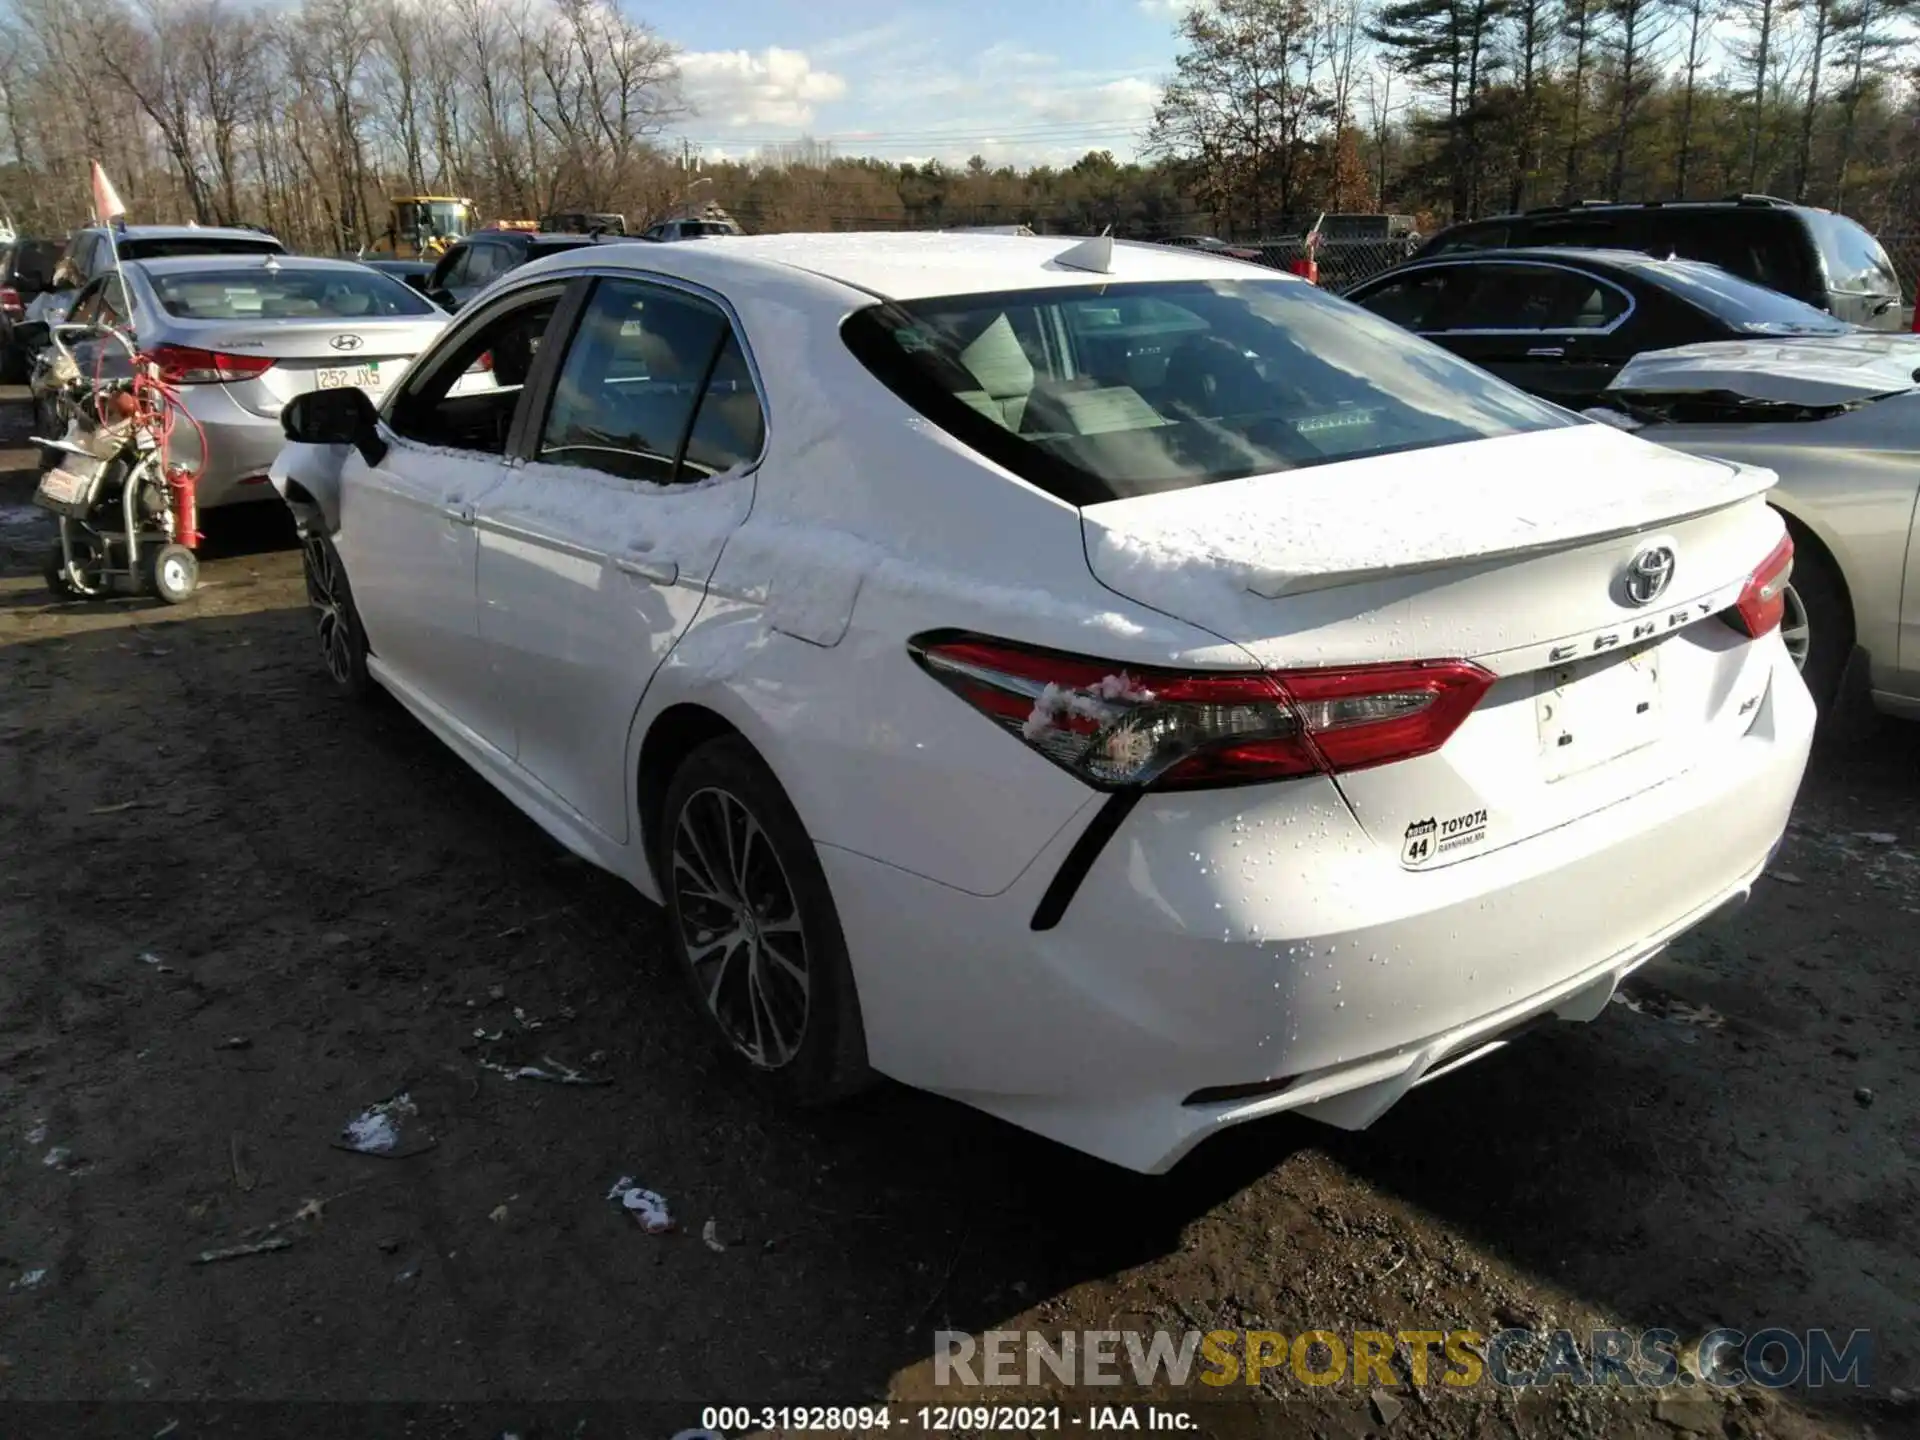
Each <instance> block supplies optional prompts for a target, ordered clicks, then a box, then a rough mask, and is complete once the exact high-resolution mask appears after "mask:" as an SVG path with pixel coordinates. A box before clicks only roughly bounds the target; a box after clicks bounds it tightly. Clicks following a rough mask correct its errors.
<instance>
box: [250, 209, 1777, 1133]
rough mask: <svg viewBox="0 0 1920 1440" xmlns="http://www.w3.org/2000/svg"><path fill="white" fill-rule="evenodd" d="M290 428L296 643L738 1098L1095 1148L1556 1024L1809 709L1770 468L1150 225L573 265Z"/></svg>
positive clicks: (1369, 1106) (1638, 929) (1728, 826)
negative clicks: (858, 1094)
mask: <svg viewBox="0 0 1920 1440" xmlns="http://www.w3.org/2000/svg"><path fill="white" fill-rule="evenodd" d="M476 367H477V368H476ZM482 372H484V373H487V374H490V375H491V377H492V380H493V383H492V384H491V385H489V386H487V387H485V388H475V387H473V386H471V385H467V386H464V387H463V386H462V385H461V383H460V379H461V377H462V376H463V375H468V374H470V373H482ZM284 424H285V427H286V430H287V434H288V438H289V442H290V443H289V444H288V446H287V448H286V450H285V451H284V452H283V454H282V455H281V457H280V460H279V462H278V463H277V465H276V467H275V471H274V481H275V484H276V486H277V487H278V488H279V490H280V492H281V493H282V495H284V496H285V498H286V499H287V500H288V502H289V503H290V504H291V505H292V507H293V509H294V511H295V514H296V516H297V518H298V520H299V522H300V525H301V528H302V532H303V535H304V538H305V546H306V550H305V553H306V562H307V574H308V585H309V591H310V595H311V599H312V602H313V606H314V612H315V615H316V617H317V625H318V632H319V638H320V644H321V649H322V652H323V655H324V657H325V661H326V664H327V666H328V668H329V670H330V672H331V674H332V676H333V678H334V680H335V681H336V682H338V684H339V685H340V686H341V687H342V688H343V689H345V690H347V691H349V692H360V691H364V690H366V689H367V688H368V687H369V686H370V685H379V686H382V687H384V688H385V689H387V690H389V691H391V692H392V693H393V694H394V695H395V696H397V697H398V698H399V699H400V701H401V702H402V703H403V704H405V705H406V706H407V708H408V709H410V710H411V711H412V712H413V713H414V714H415V715H417V716H418V717H419V718H420V719H421V721H422V722H423V723H425V724H426V725H427V726H428V727H429V728H431V729H432V730H433V731H435V732H436V733H437V734H438V735H439V736H441V737H442V739H444V740H445V741H446V743H447V744H448V745H449V746H451V747H452V748H453V749H454V750H455V751H456V752H457V753H458V754H460V755H461V756H462V757H463V758H464V759H466V760H467V762H468V763H470V764H471V765H473V766H474V767H475V768H476V769H477V770H479V771H480V772H481V773H482V774H484V775H485V776H486V777H487V778H488V779H489V780H490V781H492V782H493V783H494V784H495V785H496V786H498V787H499V788H500V789H501V790H502V791H503V792H505V794H506V795H507V796H508V797H509V798H511V799H512V800H513V802H514V803H515V804H516V805H518V806H519V807H520V808H521V809H523V810H524V811H526V813H527V814H528V815H530V816H531V817H533V819H534V820H535V821H537V822H538V823H539V824H540V825H541V826H543V827H544V828H545V829H547V830H548V831H549V832H551V833H552V834H553V835H554V836H555V837H556V838H557V839H558V840H559V841H560V842H561V843H562V844H564V845H566V846H567V847H569V848H570V849H572V850H573V851H575V852H577V853H578V854H580V855H582V856H584V857H586V858H587V859H589V860H591V861H593V862H594V863H596V864H598V865H601V866H604V867H605V868H607V869H608V870H611V871H613V872H615V873H617V874H619V875H621V876H623V877H625V878H626V879H627V880H629V881H630V882H631V883H632V884H633V885H634V886H635V887H636V888H638V889H639V890H640V891H642V892H643V893H644V894H646V895H648V896H650V897H653V898H656V899H658V900H659V901H660V902H661V903H662V904H663V905H664V906H665V907H666V910H667V913H668V917H669V930H670V933H671V937H672V944H673V946H674V949H675V951H676V952H677V955H678V958H679V960H680V962H681V963H682V965H683V967H684V969H685V971H686V974H687V978H688V980H689V981H690V983H691V985H692V989H693V993H694V996H695V998H696V1003H697V1006H698V1010H699V1013H700V1014H701V1015H702V1016H703V1017H704V1021H705V1023H707V1024H708V1025H710V1026H711V1027H712V1029H713V1031H714V1033H715V1034H716V1036H717V1037H718V1038H719V1039H720V1040H721V1041H722V1042H723V1043H724V1044H726V1045H727V1046H730V1047H731V1048H732V1050H733V1051H735V1052H736V1053H737V1054H738V1056H739V1057H740V1059H741V1060H742V1061H743V1062H745V1063H746V1064H747V1065H750V1066H752V1067H755V1068H756V1069H757V1070H759V1071H760V1072H762V1074H763V1075H764V1078H765V1080H766V1082H767V1083H768V1085H769V1086H771V1087H773V1088H775V1089H776V1090H779V1091H782V1092H785V1093H786V1094H788V1095H790V1096H792V1097H794V1098H797V1099H801V1100H818V1099H824V1098H829V1097H832V1096H836V1095H840V1094H844V1093H847V1092H848V1091H850V1090H852V1089H854V1088H856V1087H858V1086H859V1085H860V1084H861V1083H862V1082H863V1081H865V1080H867V1079H869V1078H870V1077H871V1076H872V1075H873V1074H874V1073H876V1072H877V1073H879V1074H883V1075H887V1076H891V1077H893V1078H895V1079H897V1080H900V1081H904V1082H906V1083H907V1084H910V1085H915V1086H921V1087H924V1088H926V1089H929V1090H933V1091H937V1092H939V1093H941V1094H944V1095H949V1096H953V1097H955V1098H958V1099H961V1100H964V1101H966V1102H967V1103H969V1104H972V1105H976V1106H978V1107H980V1108H982V1109H984V1110H987V1111H990V1112H992V1113H993V1114H995V1115H999V1116H1002V1117H1004V1118H1006V1119H1008V1120H1010V1121H1013V1122H1014V1123H1016V1124H1019V1125H1023V1126H1027V1127H1029V1128H1031V1129H1033V1130H1036V1131H1039V1132H1041V1133H1043V1134H1046V1135H1049V1136H1053V1137H1055V1138H1057V1139H1059V1140H1061V1141H1064V1142H1066V1143H1067V1144H1070V1145H1074V1146H1078V1147H1080V1148H1082V1149H1084V1150H1087V1151H1091V1152H1093V1153H1095V1154H1098V1155H1101V1156H1104V1157H1106V1158H1108V1159H1110V1160H1113V1161H1116V1162H1118V1163H1120V1164H1122V1165H1126V1166H1131V1167H1135V1168H1138V1169H1142V1170H1161V1169H1164V1168H1166V1167H1168V1166H1170V1165H1172V1164H1173V1163H1174V1162H1175V1161H1176V1160H1178V1159H1179V1158H1180V1157H1181V1156H1182V1155H1183V1154H1185V1153H1186V1152H1187V1151H1188V1150H1189V1149H1190V1148H1191V1147H1192V1146H1193V1145H1194V1144H1195V1143H1196V1142H1197V1141H1199V1140H1200V1139H1202V1138H1203V1137H1205V1136H1206V1135H1208V1134H1209V1133H1211V1132H1213V1131H1215V1130H1217V1129H1219V1128H1221V1127H1223V1126H1227V1125H1231V1124H1235V1123H1238V1122H1241V1121H1245V1120H1249V1119H1252V1118H1254V1117H1256V1116H1262V1115H1268V1114H1272V1113H1275V1112H1279V1111H1298V1112H1303V1113H1306V1114H1309V1115H1313V1116H1317V1117H1319V1118H1321V1119H1324V1120H1327V1121H1330V1122H1332V1123H1334V1124H1337V1125H1342V1126H1348V1127H1359V1126H1364V1125H1366V1124H1368V1123H1369V1122H1371V1121H1372V1120H1373V1119H1374V1118H1375V1117H1377V1116H1378V1115H1380V1114H1381V1113H1382V1112H1383V1111H1384V1110H1385V1109H1386V1108H1387V1107H1388V1106H1390V1105H1391V1104H1392V1103H1393V1102H1394V1101H1395V1100H1396V1099H1398V1098H1399V1097H1401V1096H1402V1095H1404V1094H1405V1093H1406V1092H1407V1090H1408V1089H1409V1088H1411V1087H1412V1086H1414V1085H1417V1084H1420V1083H1421V1082H1422V1081H1425V1080H1428V1079H1432V1078H1434V1077H1435V1076H1437V1075H1439V1074H1442V1073H1444V1072H1446V1071H1449V1070H1451V1069H1454V1068H1456V1067H1458V1066H1460V1065H1462V1064H1464V1063H1466V1062H1467V1061H1469V1060H1471V1059H1473V1058H1475V1057H1476V1056H1479V1055H1483V1054H1485V1053H1487V1052H1488V1051H1489V1050H1491V1049H1493V1048H1496V1047H1497V1046H1499V1045H1500V1044H1502V1043H1503V1042H1504V1041H1505V1040H1506V1039H1508V1038H1510V1037H1511V1036H1512V1035H1513V1034H1515V1033H1516V1032H1517V1031H1519V1030H1520V1029H1522V1028H1523V1027H1528V1026H1531V1025H1532V1024H1534V1023H1535V1022H1538V1021H1544V1020H1547V1019H1549V1018H1553V1017H1558V1018H1562V1019H1568V1020H1590V1019H1592V1018H1594V1017H1595V1016H1597V1015H1599V1014H1600V1013H1601V1011H1602V1010H1604V1009H1605V1008H1606V1004H1607V1001H1608V999H1609V997H1610V996H1611V995H1612V994H1613V991H1614V988H1615V986H1616V985H1617V984H1618V982H1619V981H1620V979H1621V977H1622V976H1623V975H1625V974H1626V973H1627V972H1629V971H1630V970H1632V969H1633V968H1634V967H1635V966H1636V965H1639V964H1640V963H1641V962H1642V961H1644V960H1646V959H1647V958H1648V957H1649V956H1650V955H1652V954H1654V953H1655V952H1656V951H1658V950H1659V949H1660V948H1661V947H1662V946H1663V945H1665V944H1666V943H1667V942H1668V941H1670V940H1671V939H1672V938H1673V937H1674V936H1676V935H1678V934H1679V933H1680V932H1682V931H1684V930H1686V929H1687V928H1688V927H1690V926H1692V925H1695V924H1697V923H1698V922H1700V921H1702V920H1704V919H1706V918H1707V917H1708V916H1710V915H1712V914H1713V913H1714V912H1715V911H1716V910H1717V909H1719V908H1720V907H1722V906H1723V905H1726V904H1728V903H1729V902H1732V901H1735V900H1737V899H1739V898H1742V897H1744V896H1745V894H1746V893H1747V892H1748V890H1749V888H1750V887H1751V886H1752V884H1753V883H1754V880H1755V877H1756V876H1757V875H1758V874H1759V873H1760V871H1761V869H1762V868H1763V867H1764V865H1765V864H1766V862H1767V859H1768V857H1769V855H1770V854H1771V853H1772V850H1773V848H1774V846H1775V845H1776V843H1777V842H1778V839H1779V836H1780V834H1781V832H1782V829H1783V828H1784V826H1785V824H1786V820H1787V814H1788V809H1789V807H1790V806H1791V804H1792V802H1793V798H1794V793H1795V790H1796V788H1797V787H1798V785H1799V782H1800V777H1801V771H1802V769H1803V767H1804V765H1805V761H1806V756H1807V749H1808V744H1809V739H1810V736H1811V733H1812V728H1813V719H1814V711H1813V705H1812V703H1811V701H1810V700H1809V698H1808V695H1807V691H1806V689H1805V687H1804V685H1803V684H1802V683H1801V681H1800V678H1799V676H1798V675H1797V673H1796V672H1795V669H1794V666H1793V664H1792V662H1791V661H1790V659H1789V658H1788V655H1787V651H1786V649H1785V647H1784V645H1783V644H1782V642H1781V638H1780V634H1779V624H1780V616H1781V611H1782V599H1781V595H1782V590H1783V587H1784V585H1785V582H1786V580H1787V576H1788V574H1789V571H1790V568H1791V562H1792V547H1791V544H1790V543H1789V541H1788V540H1787V537H1786V534H1785V531H1784V529H1783V527H1782V523H1781V521H1780V518H1779V516H1778V515H1777V514H1776V513H1775V512H1774V511H1773V510H1771V509H1770V508H1769V507H1768V505H1767V503H1766V498H1765V492H1766V490H1767V487H1768V486H1769V485H1770V484H1771V483H1772V482H1773V476H1772V474H1771V473H1770V472H1768V471H1765V470H1761V469H1755V468H1749V467H1743V466H1740V465H1736V464H1726V463H1720V462H1717V461H1713V460H1708V459H1702V458H1696V457H1691V456H1685V455H1680V454H1677V453H1674V452H1672V451H1668V450H1663V449H1660V448H1658V447H1655V446H1652V445H1649V444H1647V443H1645V442H1643V441H1641V440H1639V439H1636V438H1635V437H1633V436H1632V435H1629V434H1625V433H1622V432H1620V431H1619V430H1616V429H1614V428H1610V427H1608V426H1605V425H1599V424H1593V423H1589V422H1586V421H1583V420H1581V419H1579V418H1578V417H1576V416H1573V415H1571V414H1568V413H1567V412H1565V411H1562V410H1558V409H1555V408H1553V407H1551V406H1548V405H1545V404H1542V403H1540V402H1538V401H1536V400H1533V399H1531V398H1529V397H1528V396H1526V395H1524V394H1522V393H1521V392H1520V391H1518V390H1515V389H1512V388H1510V387H1508V386H1507V385H1505V384H1503V383H1501V382H1499V381H1497V380H1494V379H1493V378H1491V377H1490V376H1488V375H1486V374H1484V373H1483V372H1481V371H1479V370H1477V369H1475V368H1473V367H1472V366H1470V365H1468V364H1466V363H1464V362H1463V361H1460V360H1457V359H1455V358H1454V357H1452V356H1450V355H1448V354H1446V353H1445V352H1443V351H1441V350H1439V349H1437V348H1435V347H1433V346H1431V345H1428V344H1425V343H1423V342H1422V341H1420V340H1418V339H1415V338H1413V337H1411V336H1409V335H1408V334H1406V333H1405V332H1404V331H1402V330H1399V329H1398V328H1396V327H1394V326H1392V325H1390V324H1388V323H1387V322H1385V321H1383V320H1379V319H1377V318H1375V317H1374V316H1372V315H1370V314H1368V313H1367V312H1366V311H1364V310H1361V309H1359V308H1357V307H1355V306H1352V305H1349V304H1347V303H1345V302H1344V301H1341V300H1339V299H1336V298H1334V297H1332V296H1329V295H1327V294H1325V293H1324V292H1322V291H1320V290H1317V289H1315V288H1314V287H1313V286H1311V285H1308V284H1306V283H1304V282H1301V281H1298V280H1294V279H1292V278H1290V277H1285V276H1279V275H1275V274H1273V273H1272V272H1269V271H1264V270H1260V269H1257V268H1254V267H1250V266H1247V265H1244V264H1241V263H1238V262H1236V261H1233V260H1228V259H1222V258H1217V257H1214V256H1210V255H1207V254H1205V253H1203V252H1190V251H1179V250H1172V249H1166V248H1160V247H1148V246H1137V247H1136V246H1130V245H1125V244H1115V243H1113V242H1111V241H1108V240H1105V239H1100V240H1093V241H1082V242H1073V241H1068V240H1060V239H1044V238H1031V237H1018V236H961V235H926V234H921V235H779V236H765V237H753V238H738V239H734V238H729V239H723V240H717V241H713V242H711V243H709V244H704V245H622V246H596V247H593V248H592V249H589V250H581V251H576V252H573V253H570V254H567V255H563V256H557V257H554V258H553V259H551V260H547V261H544V262H539V263H536V264H533V265H529V266H527V267H526V268H525V269H522V270H519V271H516V272H514V274H513V275H512V276H510V277H508V278H507V279H506V280H504V281H503V282H502V283H500V284H498V285H496V286H495V287H493V288H492V289H490V290H489V291H487V292H486V293H485V294H484V295H483V296H481V297H479V298H478V299H477V300H476V301H475V302H474V303H473V304H472V305H471V306H470V307H468V309H467V310H465V311H463V313H462V314H461V315H460V317H459V318H458V319H457V320H456V321H455V322H454V323H453V324H452V325H451V326H450V327H448V329H447V330H446V331H445V332H444V333H443V334H442V335H441V336H440V337H438V338H437V339H436V340H435V341H434V343H433V344H432V345H431V346H430V347H429V348H428V349H427V351H426V352H424V353H423V355H422V356H421V358H420V359H419V361H418V362H417V363H416V364H415V366H414V367H413V368H412V369H411V370H410V371H409V372H408V374H407V376H406V377H405V379H404V380H403V381H402V383H401V384H400V385H399V386H397V387H396V388H395V390H394V391H393V393H391V394H389V395H388V396H386V398H385V399H384V400H383V401H382V402H381V403H380V405H379V407H378V409H377V410H376V409H375V406H374V402H372V401H370V400H369V399H367V397H366V396H365V395H364V394H363V393H362V392H360V391H357V390H342V391H320V392H315V393H313V394H311V395H307V396H303V397H301V398H300V399H299V400H296V401H295V402H293V403H292V404H291V405H290V406H289V407H288V410H287V413H286V415H285V417H284ZM369 823H375V817H369ZM1462 1103H1471V1102H1470V1099H1469V1098H1467V1096H1466V1094H1465V1092H1463V1099H1462Z"/></svg>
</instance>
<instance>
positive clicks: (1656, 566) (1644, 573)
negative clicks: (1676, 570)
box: [1625, 545, 1673, 605]
mask: <svg viewBox="0 0 1920 1440" xmlns="http://www.w3.org/2000/svg"><path fill="white" fill-rule="evenodd" d="M1625 583H1626V590H1627V599H1628V600H1629V601H1630V602H1631V603H1633V604H1635V605H1651V604H1652V603H1653V602H1654V601H1656V600H1658V599H1659V598H1660V597H1661V596H1662V595H1664V594H1665V593H1666V590H1667V586H1668V585H1670V584H1672V583H1673V551H1672V550H1671V549H1670V548H1669V547H1667V546H1665V545H1656V546H1654V547H1653V548H1652V549H1651V550H1642V551H1641V552H1640V553H1639V554H1638V555H1636V556H1634V557H1633V559H1632V560H1630V561H1628V562H1627V573H1626V577H1625Z"/></svg>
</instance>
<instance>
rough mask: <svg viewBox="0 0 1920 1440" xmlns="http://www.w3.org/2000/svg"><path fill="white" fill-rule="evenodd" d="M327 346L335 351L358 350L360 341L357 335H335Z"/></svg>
mask: <svg viewBox="0 0 1920 1440" xmlns="http://www.w3.org/2000/svg"><path fill="white" fill-rule="evenodd" d="M327 344H329V345H331V346H332V347H333V348H334V349H336V350H358V349H359V348H360V345H361V340H360V337H359V336H358V335H336V336H334V337H333V338H332V339H331V340H329V341H327Z"/></svg>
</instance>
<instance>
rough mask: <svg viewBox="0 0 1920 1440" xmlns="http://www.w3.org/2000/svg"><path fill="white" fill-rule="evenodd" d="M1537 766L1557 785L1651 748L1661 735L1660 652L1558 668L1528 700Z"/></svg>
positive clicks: (1663, 722) (1648, 651)
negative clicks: (1536, 735)
mask: <svg viewBox="0 0 1920 1440" xmlns="http://www.w3.org/2000/svg"><path fill="white" fill-rule="evenodd" d="M1534 713H1535V715H1536V716H1537V717H1538V720H1539V728H1540V761H1541V764H1542V766H1543V768H1544V769H1545V771H1546V778H1547V779H1549V780H1559V779H1561V778H1563V777H1564V776H1568V775H1572V774H1575V773H1576V772H1578V771H1581V770H1589V769H1592V768H1593V767H1594V766H1595V765H1602V764H1605V763H1606V762H1607V761H1609V760H1613V759H1616V758H1618V757H1619V756H1621V755H1625V754H1627V753H1628V752H1629V751H1632V750H1638V749H1639V748H1640V747H1641V746H1643V745H1651V744H1652V743H1653V742H1654V741H1655V740H1658V739H1659V738H1660V736H1661V733H1662V730H1663V727H1664V726H1665V723H1666V722H1665V717H1664V715H1663V714H1662V713H1661V708H1660V652H1659V650H1658V649H1652V650H1643V651H1641V652H1640V653H1639V654H1636V655H1627V656H1623V657H1621V658H1618V659H1608V660H1603V661H1591V660H1589V661H1584V662H1582V663H1581V664H1578V665H1562V666H1559V667H1557V668H1556V669H1554V670H1553V671H1552V672H1550V673H1549V674H1548V675H1547V677H1546V684H1545V685H1544V687H1543V688H1542V689H1541V692H1540V694H1539V696H1538V698H1537V699H1535V701H1534Z"/></svg>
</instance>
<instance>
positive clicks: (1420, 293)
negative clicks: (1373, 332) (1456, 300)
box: [1359, 270, 1459, 330]
mask: <svg viewBox="0 0 1920 1440" xmlns="http://www.w3.org/2000/svg"><path fill="white" fill-rule="evenodd" d="M1456 273H1457V272H1455V271H1453V270H1421V271H1416V272H1415V273H1413V274H1411V275H1407V276H1403V277H1402V278H1401V279H1399V280H1395V281H1392V282H1390V283H1388V284H1385V285H1382V286H1381V287H1380V288H1379V289H1377V290H1373V291H1370V292H1369V293H1368V294H1366V295H1364V296H1361V297H1360V299H1359V303H1360V304H1361V305H1364V306H1365V307H1366V308H1367V309H1369V310H1371V311H1373V313H1374V314H1376V315H1378V316H1379V317H1380V318H1381V319H1382V320H1391V321H1392V322H1393V323H1394V324H1396V325H1399V326H1402V327H1403V328H1405V329H1408V330H1439V329H1443V328H1445V326H1446V323H1447V304H1446V302H1447V298H1448V296H1449V295H1450V294H1453V293H1457V292H1458V289H1459V285H1458V283H1457V281H1455V279H1454V276H1455V275H1456Z"/></svg>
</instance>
